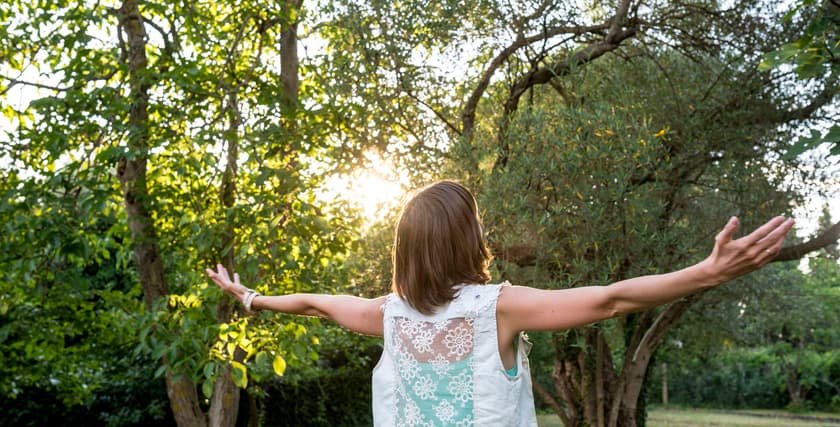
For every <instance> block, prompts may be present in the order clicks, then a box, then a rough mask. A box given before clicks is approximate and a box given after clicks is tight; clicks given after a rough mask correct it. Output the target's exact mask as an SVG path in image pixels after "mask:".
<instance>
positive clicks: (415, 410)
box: [389, 317, 474, 427]
mask: <svg viewBox="0 0 840 427" xmlns="http://www.w3.org/2000/svg"><path fill="white" fill-rule="evenodd" d="M391 322H392V323H391V325H389V326H391V327H392V328H393V329H391V330H392V331H393V332H394V333H393V334H391V337H392V342H391V343H390V344H392V345H393V347H392V348H393V349H394V354H395V356H396V357H395V361H396V364H397V371H398V372H399V373H400V381H399V383H398V385H397V390H396V403H397V425H398V426H435V427H437V426H452V425H455V426H464V427H468V426H472V425H473V398H472V397H473V386H474V385H473V345H474V328H473V319H472V318H469V317H458V318H452V319H445V320H443V321H439V322H429V321H419V320H413V319H409V318H405V317H394V318H393V319H391Z"/></svg>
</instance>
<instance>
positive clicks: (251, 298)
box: [242, 289, 262, 313]
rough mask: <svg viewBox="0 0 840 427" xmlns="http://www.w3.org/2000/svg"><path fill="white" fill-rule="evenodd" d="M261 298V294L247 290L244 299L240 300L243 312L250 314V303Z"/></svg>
mask: <svg viewBox="0 0 840 427" xmlns="http://www.w3.org/2000/svg"><path fill="white" fill-rule="evenodd" d="M260 296H262V294H261V293H259V292H257V291H255V290H253V289H248V291H247V293H246V294H245V298H242V305H244V306H245V311H247V312H249V313H250V312H251V303H253V302H254V298H256V297H260Z"/></svg>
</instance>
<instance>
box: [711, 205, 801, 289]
mask: <svg viewBox="0 0 840 427" xmlns="http://www.w3.org/2000/svg"><path fill="white" fill-rule="evenodd" d="M791 227H793V219H785V218H784V217H781V216H778V217H775V218H773V219H771V220H770V221H768V222H767V223H766V224H764V225H762V226H761V227H758V228H757V229H756V230H755V231H753V232H752V233H750V234H748V235H746V236H744V237H742V238H740V239H737V240H733V239H732V237H733V236H734V235H735V230H737V229H738V218H737V217H732V218H731V219H730V220H729V222H728V223H726V226H725V227H724V228H723V230H721V232H720V233H718V235H717V237H715V247H714V249H713V250H712V254H711V255H709V257H708V258H706V259H705V260H704V261H703V264H704V265H705V266H706V268H708V272H709V274H710V275H711V277H713V278H714V280H715V282H716V283H723V282H725V281H727V280H732V279H734V278H736V277H738V276H742V275H744V274H747V273H750V272H752V271H755V270H757V269H759V268H761V267H763V266H764V265H765V264H767V263H768V262H770V261H771V260H772V259H773V258H775V257H776V255H778V254H779V251H780V250H781V249H782V244H783V243H784V242H785V236H786V235H787V233H788V231H790V229H791Z"/></svg>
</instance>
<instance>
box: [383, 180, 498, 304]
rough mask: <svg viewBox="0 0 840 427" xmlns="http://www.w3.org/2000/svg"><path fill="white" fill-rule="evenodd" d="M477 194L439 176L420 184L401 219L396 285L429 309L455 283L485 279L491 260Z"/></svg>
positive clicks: (444, 299) (449, 295) (445, 298)
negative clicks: (477, 205) (421, 186)
mask: <svg viewBox="0 0 840 427" xmlns="http://www.w3.org/2000/svg"><path fill="white" fill-rule="evenodd" d="M491 258H492V257H491V255H490V251H489V250H488V249H487V243H486V241H485V239H484V232H483V231H482V228H481V219H480V218H479V215H478V209H477V207H476V203H475V198H474V197H473V195H472V193H470V191H469V190H467V189H466V188H465V187H464V186H463V185H461V184H458V183H456V182H452V181H439V182H436V183H434V184H432V185H429V186H427V187H424V188H422V189H420V190H418V191H417V192H416V193H415V194H414V196H413V197H412V198H411V199H410V200H409V201H408V203H406V204H405V206H404V207H403V210H402V214H401V215H400V220H399V222H398V223H397V230H396V238H395V240H394V253H393V268H394V276H393V285H392V286H393V290H394V292H395V293H396V294H397V295H398V296H399V297H400V298H402V299H403V300H405V301H406V302H407V303H408V304H409V305H410V306H411V307H412V308H414V309H415V310H417V311H419V312H421V313H424V314H431V313H433V312H434V311H435V309H436V308H438V307H441V306H444V305H446V304H447V303H449V302H450V301H452V299H453V298H455V294H456V293H457V289H456V288H455V287H454V286H455V285H457V284H461V283H464V284H478V283H480V284H485V283H487V282H488V281H489V280H490V273H489V272H488V271H487V267H488V266H489V264H490V260H491Z"/></svg>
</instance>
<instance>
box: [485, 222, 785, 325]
mask: <svg viewBox="0 0 840 427" xmlns="http://www.w3.org/2000/svg"><path fill="white" fill-rule="evenodd" d="M792 226H793V220H790V219H788V220H786V219H785V218H782V217H776V218H773V219H772V220H770V221H769V222H767V223H766V224H764V225H763V226H761V227H759V228H758V229H756V230H755V231H753V232H752V233H750V234H749V235H747V236H744V237H742V238H740V239H737V240H733V239H732V237H733V235H734V234H735V230H736V229H737V228H738V219H737V218H734V217H733V218H732V219H730V220H729V222H728V223H727V224H726V226H725V227H724V228H723V230H722V231H721V232H720V233H718V235H717V237H716V238H715V247H714V249H713V250H712V253H711V255H709V257H708V258H706V259H705V260H703V261H702V262H700V263H698V264H694V265H692V266H690V267H687V268H684V269H682V270H679V271H674V272H671V273H665V274H656V275H649V276H641V277H635V278H632V279H627V280H622V281H620V282H616V283H613V284H611V285H609V286H587V287H579V288H571V289H560V290H542V289H534V288H529V287H524V286H511V287H506V288H505V289H503V291H502V294H501V295H500V296H499V301H498V304H497V314H498V316H499V318H500V323H504V327H505V328H506V330H510V331H522V330H558V329H570V328H576V327H580V326H583V325H586V324H589V323H592V322H597V321H600V320H604V319H608V318H610V317H614V316H617V315H621V314H627V313H632V312H635V311H640V310H645V309H648V308H652V307H656V306H658V305H662V304H665V303H668V302H671V301H674V300H676V299H678V298H681V297H684V296H686V295H690V294H692V293H695V292H697V291H700V290H702V289H706V288H710V287H713V286H717V285H719V284H721V283H723V282H726V281H728V280H731V279H734V278H736V277H738V276H741V275H744V274H747V273H749V272H751V271H754V270H756V269H758V268H761V267H762V266H764V265H765V264H767V263H768V262H769V261H770V260H772V259H773V258H774V257H775V256H776V255H777V254H778V253H779V250H780V249H781V247H782V244H783V243H784V240H785V236H786V235H787V233H788V231H790V229H791V227H792Z"/></svg>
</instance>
